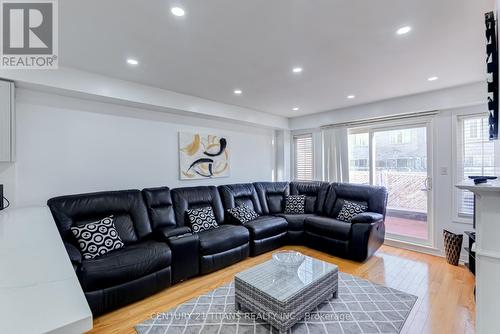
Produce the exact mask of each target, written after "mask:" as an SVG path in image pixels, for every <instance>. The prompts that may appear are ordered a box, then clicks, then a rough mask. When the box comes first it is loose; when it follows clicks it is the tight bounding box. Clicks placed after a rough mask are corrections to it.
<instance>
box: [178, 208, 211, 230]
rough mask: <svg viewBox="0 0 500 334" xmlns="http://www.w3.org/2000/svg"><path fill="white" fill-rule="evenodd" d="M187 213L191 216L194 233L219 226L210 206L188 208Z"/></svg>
mask: <svg viewBox="0 0 500 334" xmlns="http://www.w3.org/2000/svg"><path fill="white" fill-rule="evenodd" d="M186 214H187V216H188V218H189V223H190V226H191V230H193V232H194V233H200V232H203V231H207V230H211V229H214V228H217V227H219V225H218V224H217V221H216V220H215V216H214V212H213V210H212V208H211V207H209V206H207V207H206V208H198V209H188V210H187V211H186Z"/></svg>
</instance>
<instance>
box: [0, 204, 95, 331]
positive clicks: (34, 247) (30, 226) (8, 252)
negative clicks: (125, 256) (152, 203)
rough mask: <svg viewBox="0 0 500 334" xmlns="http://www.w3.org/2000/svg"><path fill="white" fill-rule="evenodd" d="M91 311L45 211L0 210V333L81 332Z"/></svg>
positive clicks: (86, 327)
mask: <svg viewBox="0 0 500 334" xmlns="http://www.w3.org/2000/svg"><path fill="white" fill-rule="evenodd" d="M90 329H92V313H91V311H90V308H89V306H88V304H87V300H86V299H85V296H84V294H83V291H82V289H81V287H80V284H79V282H78V278H77V277H76V274H75V272H74V270H73V267H72V265H71V262H70V260H69V258H68V256H67V254H66V250H65V248H64V244H63V242H62V240H61V237H60V236H59V232H58V231H57V227H56V225H55V223H54V220H53V218H52V215H51V214H50V211H49V209H48V208H47V207H31V208H22V209H9V210H6V211H4V212H0V333H16V334H24V333H26V334H28V333H65V334H71V333H83V332H85V331H88V330H90Z"/></svg>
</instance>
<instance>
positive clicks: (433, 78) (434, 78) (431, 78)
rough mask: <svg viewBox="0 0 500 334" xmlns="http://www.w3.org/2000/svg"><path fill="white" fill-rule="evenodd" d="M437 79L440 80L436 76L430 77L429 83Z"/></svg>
mask: <svg viewBox="0 0 500 334" xmlns="http://www.w3.org/2000/svg"><path fill="white" fill-rule="evenodd" d="M437 79H439V78H438V77H436V76H434V77H428V78H427V81H436V80H437Z"/></svg>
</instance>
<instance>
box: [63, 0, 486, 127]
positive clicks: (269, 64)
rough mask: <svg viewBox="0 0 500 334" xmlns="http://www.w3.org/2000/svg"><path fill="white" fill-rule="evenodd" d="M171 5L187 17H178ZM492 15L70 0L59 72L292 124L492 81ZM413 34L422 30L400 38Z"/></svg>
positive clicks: (380, 7) (463, 3)
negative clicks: (488, 24)
mask: <svg viewBox="0 0 500 334" xmlns="http://www.w3.org/2000/svg"><path fill="white" fill-rule="evenodd" d="M172 6H180V7H182V8H184V9H185V11H186V15H185V16H184V17H175V16H173V15H171V14H170V8H171V7H172ZM493 8H494V0H406V1H402V0H377V1H369V0H348V1H347V0H316V1H310V0H272V1H270V0H251V1H234V0H209V1H208V0H206V1H202V0H177V1H173V0H172V1H171V0H147V1H138V0H114V1H111V0H85V1H82V0H63V1H59V17H60V21H59V32H60V33H59V34H60V36H59V40H60V42H59V54H60V65H61V66H67V67H73V68H78V69H82V70H86V71H91V72H96V73H100V74H104V75H108V76H111V77H115V78H120V79H125V80H130V81H134V82H139V83H143V84H147V85H151V86H156V87H160V88H164V89H168V90H172V91H176V92H180V93H185V94H190V95H194V96H199V97H203V98H207V99H211V100H215V101H219V102H224V103H229V104H234V105H239V106H243V107H247V108H252V109H255V110H260V111H264V112H268V113H273V114H277V115H282V116H286V117H293V116H298V115H305V114H311V113H316V112H320V111H325V110H331V109H336V108H341V107H346V106H349V105H355V104H361V103H366V102H372V101H376V100H381V99H386V98H391V97H396V96H402V95H407V94H413V93H419V92H424V91H429V90H434V89H439V88H444V87H450V86H455V85H460V84H464V83H469V82H475V81H479V80H484V78H485V66H484V61H485V40H484V24H483V20H484V13H485V12H486V11H490V10H492V9H493ZM405 25H410V26H411V27H412V28H413V29H412V31H411V32H410V33H409V34H407V35H404V36H397V35H396V33H395V31H396V30H397V28H399V27H401V26H405ZM129 57H131V58H135V59H137V60H139V62H140V64H139V65H138V66H136V67H132V66H130V65H128V64H127V63H126V59H127V58H129ZM294 66H301V67H303V68H304V71H303V72H302V73H301V74H299V75H297V74H293V73H292V71H291V69H292V67H294ZM430 76H438V77H439V80H437V81H433V82H428V81H427V78H428V77H430ZM236 88H240V89H242V90H243V94H242V95H240V96H236V95H234V94H233V90H234V89H236ZM350 94H354V95H356V98H355V99H352V100H348V99H347V98H346V96H347V95H350ZM295 106H298V107H300V110H298V111H292V107H295Z"/></svg>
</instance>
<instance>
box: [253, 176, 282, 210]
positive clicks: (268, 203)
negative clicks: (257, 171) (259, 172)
mask: <svg viewBox="0 0 500 334" xmlns="http://www.w3.org/2000/svg"><path fill="white" fill-rule="evenodd" d="M254 186H255V190H256V191H257V195H258V196H259V201H260V205H261V207H262V214H264V215H272V214H275V213H283V211H284V209H285V197H286V196H288V195H289V194H290V187H289V183H288V182H256V183H254Z"/></svg>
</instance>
